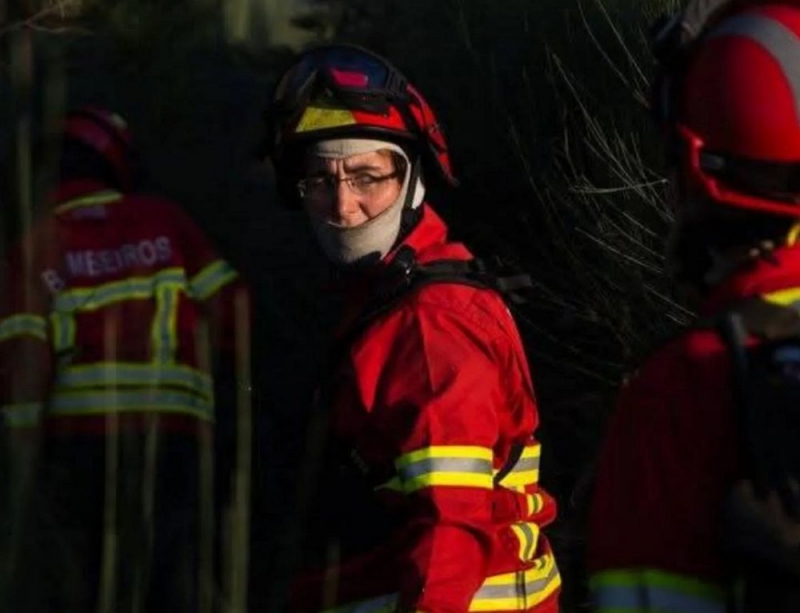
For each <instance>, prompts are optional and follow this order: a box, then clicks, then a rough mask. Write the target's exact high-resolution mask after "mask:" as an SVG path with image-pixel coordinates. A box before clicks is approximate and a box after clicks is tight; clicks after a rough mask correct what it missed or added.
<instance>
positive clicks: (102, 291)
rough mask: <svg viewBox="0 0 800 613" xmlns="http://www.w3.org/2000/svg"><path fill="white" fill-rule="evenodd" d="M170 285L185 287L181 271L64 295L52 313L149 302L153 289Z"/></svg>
mask: <svg viewBox="0 0 800 613" xmlns="http://www.w3.org/2000/svg"><path fill="white" fill-rule="evenodd" d="M170 284H173V285H175V286H178V287H181V288H185V287H186V274H185V272H184V270H183V269H182V268H165V269H164V270H160V271H159V272H157V273H156V274H154V275H153V276H151V277H130V278H127V279H122V280H120V281H114V282H112V283H106V284H105V285H98V286H95V287H83V288H77V289H72V290H68V291H64V292H61V293H60V294H59V295H58V297H57V298H56V301H55V305H54V310H55V311H62V312H74V311H94V310H97V309H101V308H103V307H106V306H108V305H110V304H114V303H115V302H120V301H122V300H137V299H138V300H142V299H147V298H152V297H153V295H154V294H155V290H156V287H158V286H160V285H170Z"/></svg>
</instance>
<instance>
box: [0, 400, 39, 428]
mask: <svg viewBox="0 0 800 613" xmlns="http://www.w3.org/2000/svg"><path fill="white" fill-rule="evenodd" d="M1 408H2V413H3V419H4V421H5V423H6V424H7V425H8V426H9V427H10V428H29V427H31V426H36V425H38V424H39V422H40V421H41V418H42V411H43V410H44V403H43V402H19V403H15V404H7V405H4V406H3V407H1Z"/></svg>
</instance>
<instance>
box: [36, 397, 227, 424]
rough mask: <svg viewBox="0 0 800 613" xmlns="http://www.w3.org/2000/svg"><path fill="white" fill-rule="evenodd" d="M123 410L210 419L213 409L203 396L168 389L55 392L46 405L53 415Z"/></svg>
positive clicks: (99, 413)
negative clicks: (49, 402)
mask: <svg viewBox="0 0 800 613" xmlns="http://www.w3.org/2000/svg"><path fill="white" fill-rule="evenodd" d="M127 412H143V413H173V414H184V415H192V416H195V417H197V418H199V419H203V420H208V421H211V420H213V408H212V405H211V402H209V400H208V399H207V398H203V397H200V396H197V395H195V394H190V393H184V392H179V391H172V390H148V391H146V392H144V391H142V392H139V391H115V390H108V391H80V392H56V393H55V394H54V396H53V401H52V405H51V407H50V413H51V414H52V415H53V416H59V415H64V416H66V415H70V416H73V415H103V414H107V413H127Z"/></svg>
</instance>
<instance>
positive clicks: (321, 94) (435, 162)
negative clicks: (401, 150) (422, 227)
mask: <svg viewBox="0 0 800 613" xmlns="http://www.w3.org/2000/svg"><path fill="white" fill-rule="evenodd" d="M266 117H267V122H268V126H267V130H268V142H267V144H266V150H267V153H269V155H270V156H271V158H272V161H273V164H274V166H275V169H276V173H277V183H278V189H279V191H280V192H281V194H282V195H283V196H284V197H285V198H286V199H287V201H288V202H294V201H296V199H297V198H296V193H295V189H294V187H295V183H296V178H297V177H296V175H297V174H298V173H299V172H300V166H301V162H302V159H301V158H300V157H299V156H301V155H302V151H303V150H304V146H305V145H307V144H309V143H311V142H315V141H319V140H323V139H328V138H348V137H350V138H373V139H378V140H388V141H391V142H395V143H397V144H398V145H400V146H403V147H409V148H411V150H412V151H414V152H416V153H418V154H419V156H420V159H421V163H422V167H423V169H424V171H425V173H426V175H425V176H426V178H427V180H428V181H429V182H430V181H436V180H440V182H442V183H444V184H445V185H451V186H455V185H457V181H456V179H455V176H454V175H453V171H452V167H451V163H450V154H449V151H448V148H447V141H446V140H445V137H444V133H443V131H442V127H441V125H440V124H439V122H438V121H437V119H436V116H435V115H434V113H433V110H432V109H431V107H430V105H429V104H428V103H427V102H426V101H425V99H424V98H423V97H422V95H421V94H420V93H419V92H418V91H417V90H416V89H415V88H414V87H413V86H412V85H411V84H410V83H409V82H408V80H407V79H406V78H405V77H404V76H403V75H402V74H401V73H400V72H399V71H398V70H397V69H396V68H394V66H392V65H391V64H390V63H389V62H387V61H386V60H385V59H384V58H382V57H380V56H379V55H376V54H374V53H372V52H370V51H367V50H366V49H362V48H361V47H356V46H353V45H329V46H324V47H319V48H316V49H313V50H311V51H308V52H306V53H303V54H302V55H301V56H300V57H299V58H298V59H297V61H296V62H295V63H294V64H293V65H292V67H291V68H289V69H288V70H287V71H286V72H285V73H284V74H283V76H282V77H281V79H280V80H279V82H278V85H277V87H276V88H275V92H274V94H273V97H272V102H271V104H270V107H269V109H268V111H267V114H266Z"/></svg>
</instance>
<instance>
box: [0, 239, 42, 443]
mask: <svg viewBox="0 0 800 613" xmlns="http://www.w3.org/2000/svg"><path fill="white" fill-rule="evenodd" d="M42 239H43V237H42V236H40V235H39V233H36V234H34V235H32V237H31V238H30V239H29V240H28V241H23V242H22V243H21V245H20V246H19V247H18V248H17V249H15V250H14V251H13V252H12V253H11V254H10V257H9V259H8V260H7V261H6V262H4V263H3V267H4V274H3V275H2V277H1V278H2V279H3V287H2V292H1V295H0V406H1V407H2V408H1V409H0V414H1V415H2V420H0V421H2V423H4V424H5V426H6V427H7V428H9V429H11V430H13V431H18V432H22V431H25V430H28V429H30V428H32V427H35V426H38V425H39V423H40V421H41V417H42V412H43V410H44V406H45V403H46V401H47V397H48V394H49V390H50V381H51V378H52V370H53V355H52V350H51V341H50V338H51V333H52V330H53V325H54V322H52V321H51V320H50V318H49V317H48V315H49V310H50V299H49V295H48V293H47V291H46V288H45V284H44V283H43V281H42V279H41V278H40V275H41V273H42V269H43V267H42V262H41V258H40V257H38V256H39V254H38V248H39V247H40V245H39V244H38V241H40V240H42Z"/></svg>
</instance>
